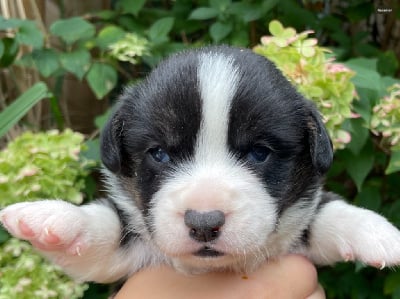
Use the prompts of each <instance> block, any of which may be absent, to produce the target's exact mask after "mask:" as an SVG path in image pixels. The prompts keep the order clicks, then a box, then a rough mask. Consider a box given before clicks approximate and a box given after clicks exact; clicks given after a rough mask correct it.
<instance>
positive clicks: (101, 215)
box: [0, 200, 154, 282]
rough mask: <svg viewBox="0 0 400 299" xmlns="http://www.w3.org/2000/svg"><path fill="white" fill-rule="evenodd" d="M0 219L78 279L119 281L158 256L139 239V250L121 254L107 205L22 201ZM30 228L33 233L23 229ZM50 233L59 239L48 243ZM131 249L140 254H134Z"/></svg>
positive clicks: (115, 224) (117, 229)
mask: <svg viewBox="0 0 400 299" xmlns="http://www.w3.org/2000/svg"><path fill="white" fill-rule="evenodd" d="M0 219H1V222H2V223H3V224H4V226H5V227H6V228H7V230H8V231H9V232H10V233H12V234H13V235H14V236H16V237H18V238H21V239H25V240H28V241H30V242H31V243H33V244H34V245H35V247H37V248H38V249H39V250H40V251H41V252H42V254H43V255H45V256H46V257H47V258H49V259H50V260H51V261H53V262H54V263H56V264H58V265H59V266H61V267H62V268H63V269H64V270H65V272H66V273H68V274H69V275H71V276H72V277H74V278H75V279H77V280H80V281H91V280H92V281H98V282H111V281H115V280H117V279H119V278H120V277H123V276H124V275H126V274H127V273H130V272H133V271H132V270H133V269H135V268H136V270H137V269H139V268H140V267H142V266H143V264H144V263H147V264H148V260H146V256H149V255H154V253H153V254H152V253H151V252H152V251H151V250H149V248H145V249H142V247H143V244H141V243H138V244H136V245H135V247H136V249H137V250H135V248H132V251H131V252H123V251H122V250H121V249H120V248H119V238H120V224H119V220H118V218H117V215H115V214H114V213H113V211H112V210H111V209H109V208H108V207H107V206H104V205H99V204H90V205H86V206H81V207H77V206H74V205H72V204H70V203H67V202H64V201H59V200H44V201H38V202H31V203H19V204H15V205H12V206H10V207H7V208H5V209H3V210H2V211H1V213H0ZM27 227H28V228H29V229H30V230H32V232H33V235H31V234H28V235H26V234H25V233H24V232H26V231H24V230H23V228H25V229H26V228H27ZM49 235H51V236H52V237H54V236H56V237H58V238H59V242H58V243H56V244H54V243H53V242H48V239H47V238H48V236H49ZM140 251H141V252H142V253H140ZM133 253H134V254H135V255H139V256H141V258H140V259H137V258H132V254H133ZM128 256H129V257H128ZM127 259H130V262H129V263H127V262H126V261H127Z"/></svg>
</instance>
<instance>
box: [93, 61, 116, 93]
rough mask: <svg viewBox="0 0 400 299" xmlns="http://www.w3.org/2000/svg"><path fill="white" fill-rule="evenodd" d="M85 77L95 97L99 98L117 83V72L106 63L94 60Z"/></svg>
mask: <svg viewBox="0 0 400 299" xmlns="http://www.w3.org/2000/svg"><path fill="white" fill-rule="evenodd" d="M86 79H87V81H88V83H89V86H90V88H91V89H92V90H93V92H94V94H95V95H96V97H97V98H98V99H101V98H103V97H104V96H105V95H106V94H107V93H109V92H110V91H111V90H112V89H113V88H114V86H115V85H116V84H117V72H116V70H115V69H114V68H113V67H111V66H110V65H108V64H105V63H101V62H95V63H93V64H92V66H91V68H90V70H89V72H88V74H87V76H86Z"/></svg>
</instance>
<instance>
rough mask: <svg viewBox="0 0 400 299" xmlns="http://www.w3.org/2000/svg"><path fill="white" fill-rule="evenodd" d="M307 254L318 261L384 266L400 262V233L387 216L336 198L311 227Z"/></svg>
mask: <svg viewBox="0 0 400 299" xmlns="http://www.w3.org/2000/svg"><path fill="white" fill-rule="evenodd" d="M311 232H312V234H311V238H310V248H309V250H308V252H307V255H308V256H309V257H310V258H311V259H312V260H313V261H314V262H315V263H317V264H333V263H335V262H338V261H343V260H345V261H354V260H359V261H361V262H364V263H366V264H369V265H372V266H375V267H378V268H383V267H385V266H391V265H398V264H399V263H400V232H399V230H398V229H397V228H395V227H394V226H393V225H392V224H390V223H389V222H388V221H387V220H386V219H385V218H384V217H382V216H380V215H378V214H376V213H374V212H372V211H369V210H366V209H362V208H358V207H355V206H351V205H349V204H347V203H345V202H343V201H341V200H334V201H332V202H329V203H327V204H326V205H324V206H323V208H322V210H321V211H320V212H319V213H318V214H317V215H316V218H315V220H314V222H313V224H312V227H311Z"/></svg>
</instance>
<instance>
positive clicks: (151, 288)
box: [114, 255, 325, 299]
mask: <svg viewBox="0 0 400 299" xmlns="http://www.w3.org/2000/svg"><path fill="white" fill-rule="evenodd" d="M139 298H140V299H143V298H145V299H156V298H157V299H159V298H163V299H187V298H191V299H203V298H207V299H214V298H215V299H221V298H224V299H242V298H246V299H256V298H257V299H270V298H271V299H272V298H274V299H276V298H280V299H286V298H287V299H305V298H307V299H323V298H325V295H324V291H323V290H322V288H321V287H320V286H319V285H318V278H317V271H316V269H315V267H314V266H313V265H312V264H311V262H309V261H308V260H307V259H306V258H304V257H302V256H298V255H288V256H285V257H281V258H279V259H276V260H273V261H268V262H266V263H265V264H263V265H262V266H261V267H260V268H259V269H258V270H257V271H256V272H253V273H250V274H247V275H243V274H239V273H231V272H215V273H207V274H202V275H184V274H182V273H178V272H176V271H175V270H174V269H173V268H171V267H168V266H160V267H155V268H149V269H145V270H142V271H140V272H138V273H136V274H135V275H133V276H132V277H131V278H130V279H129V280H128V281H127V282H126V283H125V284H124V286H123V287H122V289H121V290H120V291H119V292H118V294H117V295H116V297H115V298H114V299H139Z"/></svg>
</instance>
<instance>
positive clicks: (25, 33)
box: [15, 21, 43, 49]
mask: <svg viewBox="0 0 400 299" xmlns="http://www.w3.org/2000/svg"><path fill="white" fill-rule="evenodd" d="M15 38H16V39H17V41H18V42H19V43H20V44H24V45H29V46H32V47H33V48H34V49H40V48H42V47H43V33H42V32H41V31H40V29H39V28H38V27H37V26H36V23H35V22H33V21H24V22H23V23H22V24H21V27H20V28H19V30H18V33H17V34H16V35H15Z"/></svg>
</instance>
